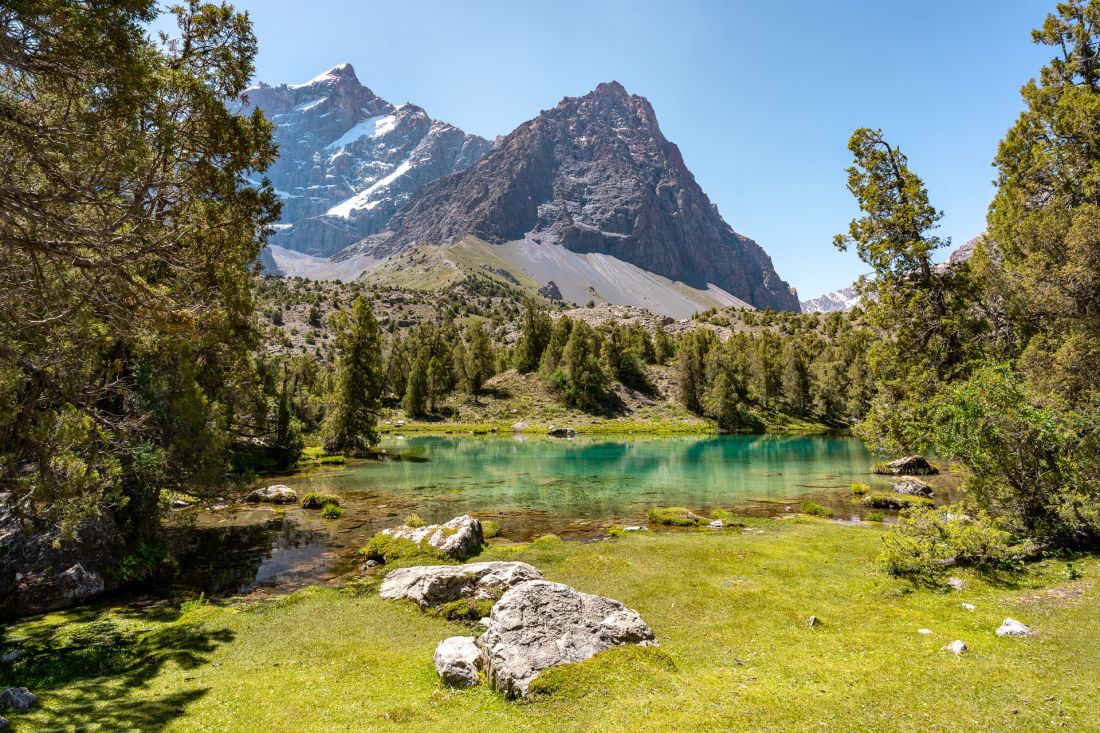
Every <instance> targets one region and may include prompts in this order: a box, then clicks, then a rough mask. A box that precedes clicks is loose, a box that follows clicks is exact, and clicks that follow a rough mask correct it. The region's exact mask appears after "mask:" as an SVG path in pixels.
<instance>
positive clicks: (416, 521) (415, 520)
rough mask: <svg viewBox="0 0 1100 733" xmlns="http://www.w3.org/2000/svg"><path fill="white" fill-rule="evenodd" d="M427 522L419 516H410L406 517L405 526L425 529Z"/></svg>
mask: <svg viewBox="0 0 1100 733" xmlns="http://www.w3.org/2000/svg"><path fill="white" fill-rule="evenodd" d="M425 524H427V522H425V521H424V520H423V519H421V518H420V515H419V514H410V515H409V516H407V517H405V526H406V527H412V528H413V529H416V528H417V527H423V526H424V525H425Z"/></svg>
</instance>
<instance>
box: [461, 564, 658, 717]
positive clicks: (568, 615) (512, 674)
mask: <svg viewBox="0 0 1100 733" xmlns="http://www.w3.org/2000/svg"><path fill="white" fill-rule="evenodd" d="M478 643H479V646H480V647H481V657H482V665H483V668H484V669H485V672H486V675H487V677H488V679H489V682H490V683H491V684H492V685H493V687H494V688H496V689H497V690H498V691H500V692H501V693H502V694H504V695H505V696H506V697H509V698H514V697H517V696H520V697H526V695H527V692H528V690H529V689H530V685H531V682H533V681H534V680H535V678H536V677H538V675H539V673H541V672H542V671H543V670H546V669H549V668H550V667H553V666H555V665H559V664H566V663H568V662H581V661H584V660H585V659H588V658H589V657H591V656H593V655H594V654H597V653H599V652H602V651H604V650H606V649H610V648H612V647H614V646H618V645H621V644H639V645H641V646H650V645H655V644H656V643H657V642H656V639H655V638H654V635H653V631H652V630H650V628H649V626H648V625H647V624H646V623H645V621H643V620H642V617H641V616H639V615H638V614H637V613H636V612H635V611H632V610H630V609H629V608H627V607H626V606H624V605H623V604H622V603H619V602H618V601H615V600H612V599H610V598H604V597H602V596H595V595H590V594H588V593H581V592H580V591H577V590H574V589H573V588H570V587H569V586H567V585H562V584H561V583H551V582H548V581H545V580H529V581H527V582H526V583H520V584H519V585H517V586H515V587H514V588H512V589H510V590H509V591H507V592H506V593H505V594H504V595H503V596H501V598H500V600H499V601H497V602H496V605H494V606H493V610H492V612H491V613H490V614H489V627H488V629H486V631H485V633H484V634H483V635H482V636H481V638H480V639H479V642H478Z"/></svg>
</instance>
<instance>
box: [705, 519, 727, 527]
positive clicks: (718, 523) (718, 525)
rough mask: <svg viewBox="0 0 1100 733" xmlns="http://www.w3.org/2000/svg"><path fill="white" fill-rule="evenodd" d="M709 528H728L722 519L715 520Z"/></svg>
mask: <svg viewBox="0 0 1100 733" xmlns="http://www.w3.org/2000/svg"><path fill="white" fill-rule="evenodd" d="M707 526H708V527H710V528H711V529H722V528H723V527H725V526H726V523H725V522H723V521H722V520H721V519H715V520H714V521H713V522H711V523H710V524H708V525H707Z"/></svg>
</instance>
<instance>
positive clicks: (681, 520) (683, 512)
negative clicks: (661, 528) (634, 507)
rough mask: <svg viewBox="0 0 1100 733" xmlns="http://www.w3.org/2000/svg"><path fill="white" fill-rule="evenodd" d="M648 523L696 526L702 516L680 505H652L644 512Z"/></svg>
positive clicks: (700, 521) (670, 525) (701, 519)
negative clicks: (651, 507) (652, 506)
mask: <svg viewBox="0 0 1100 733" xmlns="http://www.w3.org/2000/svg"><path fill="white" fill-rule="evenodd" d="M645 517H646V520H647V521H648V522H649V523H650V524H663V525H666V526H669V527H696V526H698V525H699V524H701V523H702V521H703V518H702V517H700V516H699V515H698V514H695V513H694V512H691V511H688V510H687V509H685V508H683V507H682V506H665V507H654V508H653V509H650V510H648V511H647V512H646V513H645Z"/></svg>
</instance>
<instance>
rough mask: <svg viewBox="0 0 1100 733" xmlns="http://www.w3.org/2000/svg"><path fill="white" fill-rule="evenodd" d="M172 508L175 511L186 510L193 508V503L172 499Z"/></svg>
mask: <svg viewBox="0 0 1100 733" xmlns="http://www.w3.org/2000/svg"><path fill="white" fill-rule="evenodd" d="M170 506H171V507H172V508H173V509H186V508H187V507H189V506H191V502H189V501H184V500H183V499H172V502H171V504H170Z"/></svg>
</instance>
